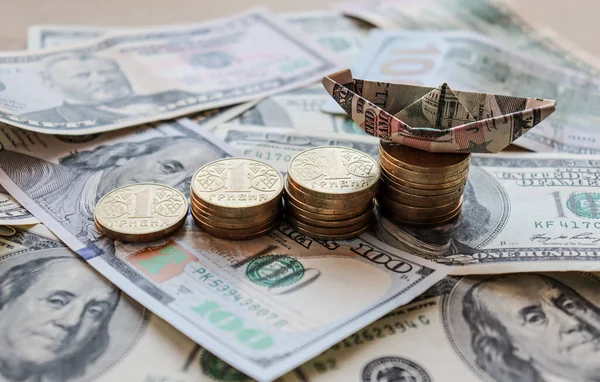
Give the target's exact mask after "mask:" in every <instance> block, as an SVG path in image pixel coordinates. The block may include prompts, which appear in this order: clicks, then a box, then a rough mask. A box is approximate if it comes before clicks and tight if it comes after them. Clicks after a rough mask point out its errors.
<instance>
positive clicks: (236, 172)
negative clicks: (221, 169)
mask: <svg viewBox="0 0 600 382" xmlns="http://www.w3.org/2000/svg"><path fill="white" fill-rule="evenodd" d="M245 189H246V182H245V179H244V164H243V163H240V164H238V165H234V166H231V167H229V191H245Z"/></svg>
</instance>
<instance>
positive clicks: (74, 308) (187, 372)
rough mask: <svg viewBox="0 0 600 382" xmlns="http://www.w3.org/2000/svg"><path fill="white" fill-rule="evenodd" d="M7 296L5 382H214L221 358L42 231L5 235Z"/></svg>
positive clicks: (0, 372)
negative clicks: (213, 370)
mask: <svg viewBox="0 0 600 382" xmlns="http://www.w3.org/2000/svg"><path fill="white" fill-rule="evenodd" d="M0 296H1V297H0V306H1V307H2V309H1V311H2V315H1V319H0V344H1V346H0V363H1V364H2V365H3V366H2V368H0V380H2V381H7V382H18V381H24V380H28V381H65V382H66V381H92V380H93V381H164V382H176V381H182V382H183V381H213V379H212V378H210V377H209V375H210V371H211V369H210V365H209V360H212V359H213V358H214V356H212V355H211V354H210V353H208V352H206V351H204V350H203V349H201V348H200V347H199V346H198V345H196V344H195V343H194V342H193V341H191V340H190V339H189V338H187V337H185V336H184V335H183V334H181V333H180V332H179V331H177V330H176V329H175V328H173V327H172V326H171V325H169V324H168V323H166V322H165V321H163V320H162V319H160V318H159V317H157V316H155V315H153V314H152V313H150V312H149V311H148V310H146V309H144V308H143V307H142V306H141V305H139V304H138V303H137V302H135V301H134V300H132V299H131V298H130V297H128V296H127V295H125V294H124V293H122V292H121V291H119V290H118V289H117V288H116V287H115V286H114V285H112V284H111V283H110V282H108V281H107V280H106V279H105V278H104V277H102V276H101V275H99V274H98V273H97V272H96V271H94V270H93V269H92V268H91V267H90V266H89V265H87V264H86V263H85V261H83V260H82V259H81V258H80V257H79V256H77V254H75V253H74V252H72V251H71V250H69V249H68V248H67V247H65V245H64V244H63V243H62V242H60V240H59V239H58V238H57V237H55V236H54V235H53V234H52V233H51V232H50V231H49V230H48V229H47V228H45V227H44V226H43V225H41V224H39V225H36V226H33V227H28V228H23V227H17V226H14V227H11V226H3V227H2V230H1V231H0ZM211 362H212V363H215V361H214V360H212V361H211ZM213 374H215V373H213Z"/></svg>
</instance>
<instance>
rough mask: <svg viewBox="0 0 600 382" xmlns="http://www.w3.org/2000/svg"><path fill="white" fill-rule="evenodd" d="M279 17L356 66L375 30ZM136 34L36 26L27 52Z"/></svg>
mask: <svg viewBox="0 0 600 382" xmlns="http://www.w3.org/2000/svg"><path fill="white" fill-rule="evenodd" d="M279 16H280V17H281V18H282V19H284V20H285V21H286V22H288V23H289V24H291V25H292V26H294V27H296V28H298V29H300V30H302V32H304V33H305V34H306V35H308V36H310V37H311V38H312V39H313V40H315V41H316V42H317V43H318V44H319V45H320V46H322V47H323V48H325V49H327V50H328V51H330V52H331V53H332V54H334V55H335V56H336V57H337V58H338V59H340V58H341V59H344V60H345V61H347V62H348V63H352V61H353V60H354V58H355V57H356V55H357V54H358V53H359V52H360V49H361V48H362V43H363V41H364V40H365V39H366V38H367V35H368V32H369V30H370V29H372V28H373V26H372V25H371V24H367V23H365V22H364V21H361V20H358V19H356V18H350V17H346V16H344V15H342V14H341V13H340V12H336V11H311V12H294V13H284V14H280V15H279ZM138 29H139V28H138ZM135 30H136V28H131V27H123V26H112V27H104V26H102V27H101V26H92V25H34V26H31V27H29V29H28V33H27V48H28V49H30V50H35V49H48V48H57V47H65V46H69V45H76V44H80V43H81V42H83V41H88V40H91V39H94V38H98V37H100V36H102V35H104V34H106V33H108V32H125V31H130V32H131V31H135Z"/></svg>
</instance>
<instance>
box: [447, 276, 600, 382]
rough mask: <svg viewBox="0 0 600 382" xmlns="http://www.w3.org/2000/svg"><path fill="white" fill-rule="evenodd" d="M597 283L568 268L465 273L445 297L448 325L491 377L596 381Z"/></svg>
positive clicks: (599, 350)
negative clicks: (541, 271) (483, 274)
mask: <svg viewBox="0 0 600 382" xmlns="http://www.w3.org/2000/svg"><path fill="white" fill-rule="evenodd" d="M599 286H600V282H599V281H598V280H597V279H596V278H595V277H593V276H590V275H584V274H574V273H569V274H562V275H556V276H554V275H544V274H509V275H497V276H491V277H479V278H467V279H463V280H461V281H460V282H459V283H458V284H457V286H456V287H455V289H454V290H453V291H452V293H451V297H450V298H449V300H448V303H447V311H448V318H449V319H448V322H449V325H450V327H449V330H448V332H449V333H450V336H451V338H452V339H453V341H454V342H455V343H456V344H457V346H456V348H457V350H458V351H459V352H460V353H462V354H463V356H464V357H463V358H464V359H466V360H468V361H469V362H470V363H471V364H472V367H474V368H476V369H477V370H478V371H479V372H480V373H482V374H483V375H484V376H487V377H488V378H489V379H490V380H492V381H496V382H558V381H561V382H567V381H569V382H575V381H577V382H592V381H599V380H600V308H599V307H598V302H599V299H598V298H597V290H598V287H599ZM452 305H454V306H452Z"/></svg>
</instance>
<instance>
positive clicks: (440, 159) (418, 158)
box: [379, 140, 471, 172]
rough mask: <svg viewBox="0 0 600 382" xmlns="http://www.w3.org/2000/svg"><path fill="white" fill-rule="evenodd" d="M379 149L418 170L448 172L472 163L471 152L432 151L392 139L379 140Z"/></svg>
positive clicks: (405, 166) (389, 156)
mask: <svg viewBox="0 0 600 382" xmlns="http://www.w3.org/2000/svg"><path fill="white" fill-rule="evenodd" d="M379 149H380V151H382V152H383V153H384V155H386V158H389V159H390V160H391V161H392V163H394V164H396V165H397V166H400V167H404V168H406V169H409V170H412V171H418V172H447V171H448V170H450V169H455V168H457V167H458V168H461V166H465V165H467V166H468V164H466V163H470V160H471V155H470V154H457V153H432V152H429V151H423V150H419V149H415V148H412V147H409V146H405V145H401V144H398V143H394V142H391V141H384V140H380V141H379Z"/></svg>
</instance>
